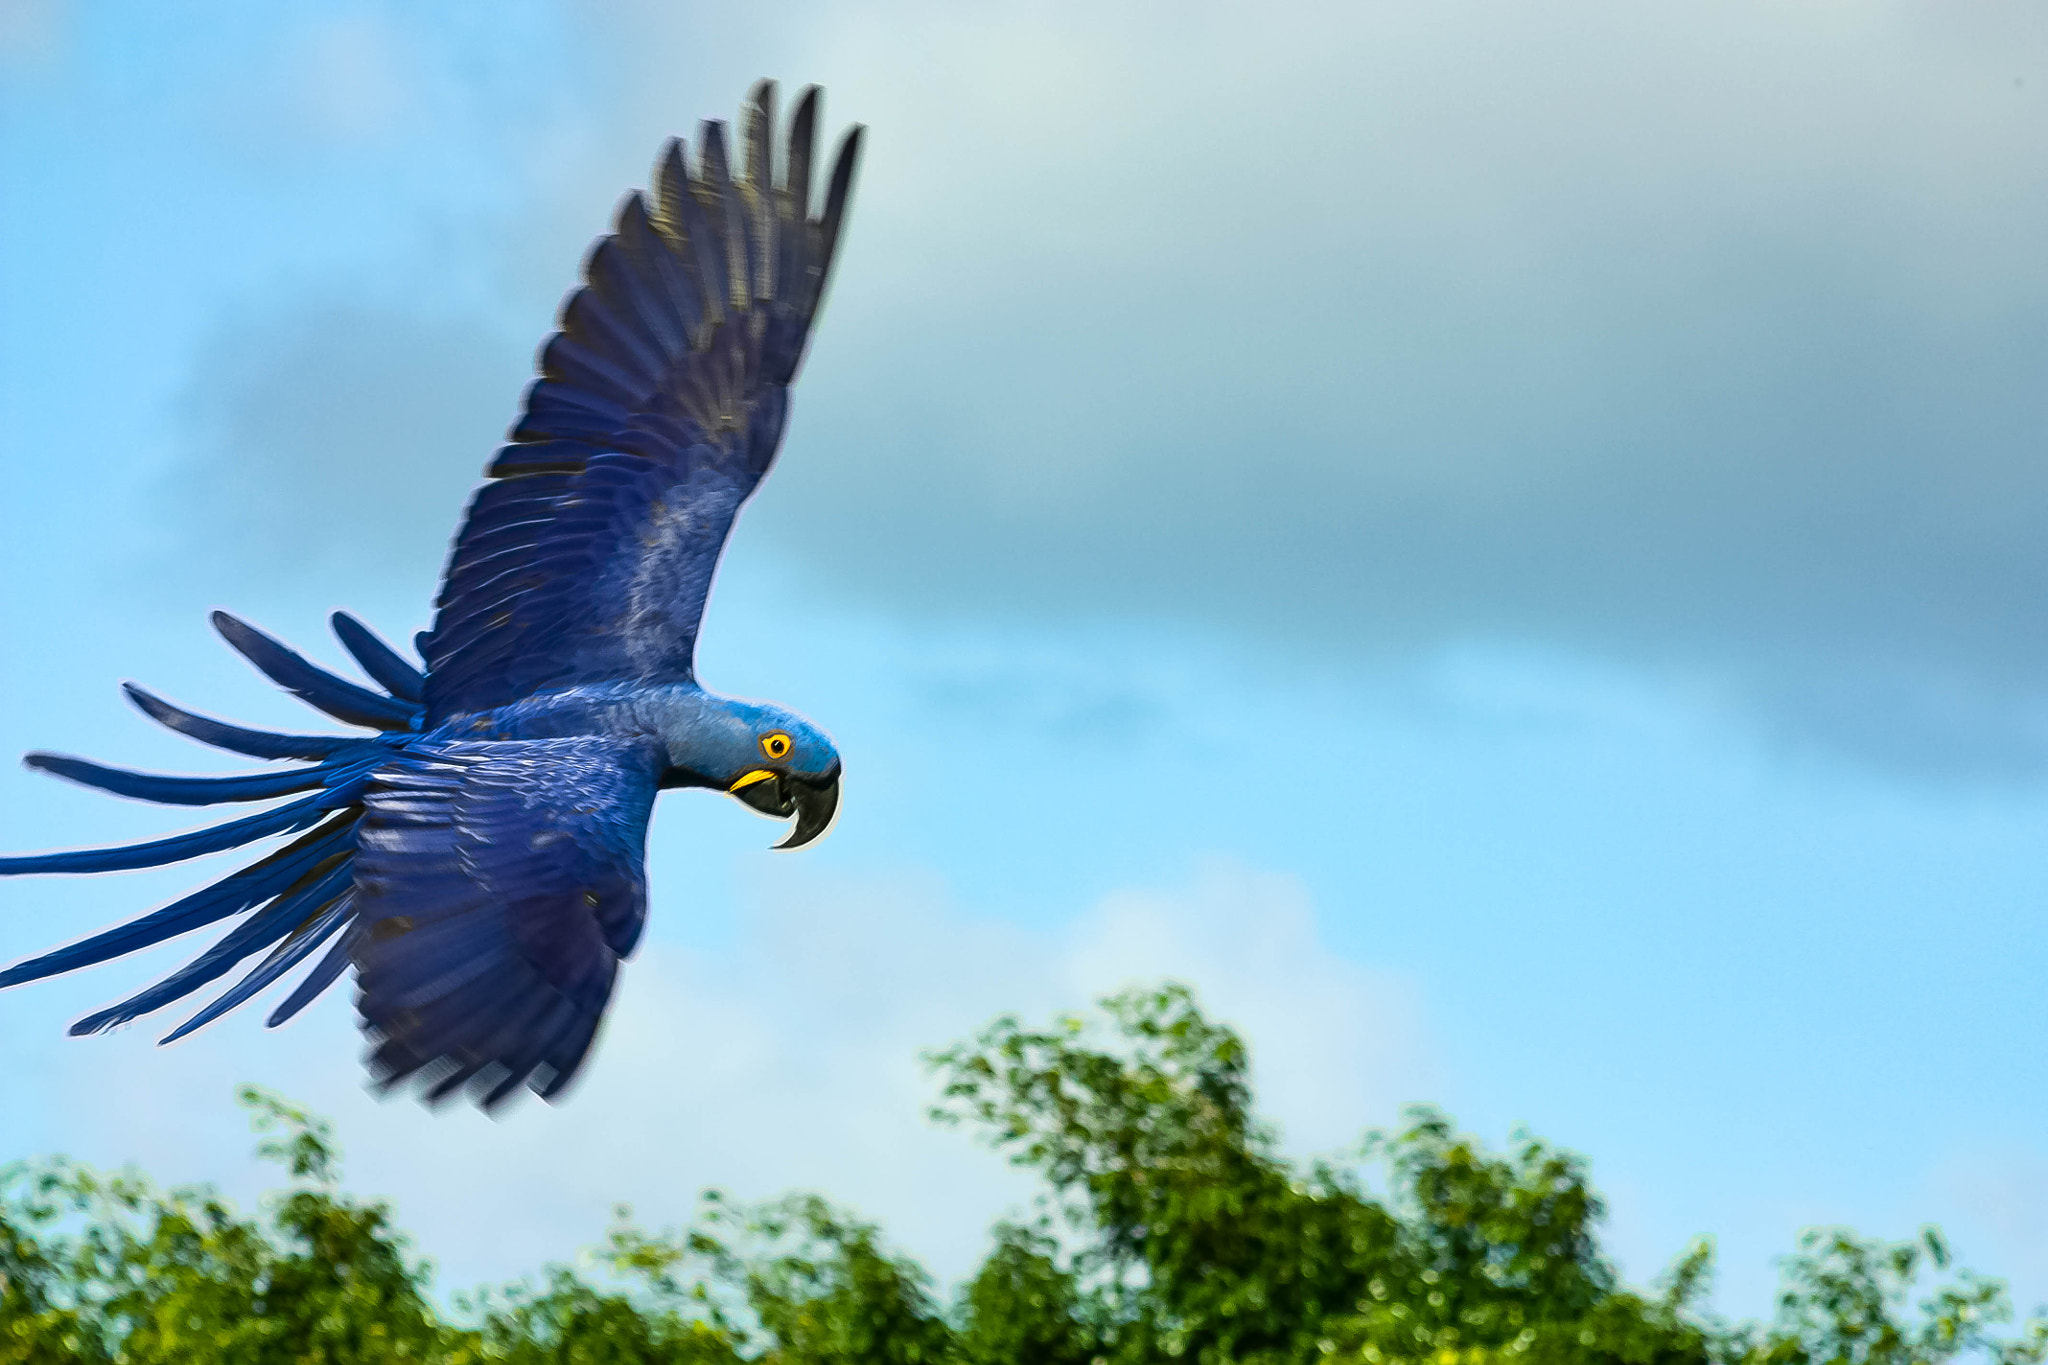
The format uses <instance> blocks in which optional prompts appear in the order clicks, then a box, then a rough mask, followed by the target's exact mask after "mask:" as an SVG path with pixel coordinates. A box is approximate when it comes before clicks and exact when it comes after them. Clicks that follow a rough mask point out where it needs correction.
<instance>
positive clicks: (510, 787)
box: [350, 738, 659, 1108]
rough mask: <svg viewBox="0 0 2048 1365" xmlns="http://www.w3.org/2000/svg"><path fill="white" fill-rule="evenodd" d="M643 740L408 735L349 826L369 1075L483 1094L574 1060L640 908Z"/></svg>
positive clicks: (538, 1085) (562, 1068)
mask: <svg viewBox="0 0 2048 1365" xmlns="http://www.w3.org/2000/svg"><path fill="white" fill-rule="evenodd" d="M658 763H659V756H658V755H657V753H656V752H655V751H654V748H653V746H652V745H650V744H646V743H644V742H640V743H627V742H620V741H616V740H609V739H600V738H578V739H550V740H513V741H497V742H477V743H458V744H449V745H439V746H435V747H433V748H430V749H415V750H411V751H408V752H407V753H406V754H405V755H404V756H403V757H402V758H401V759H399V760H397V761H396V762H394V763H392V764H390V765H389V766H387V767H385V768H383V769H382V770H380V771H379V773H378V774H377V782H376V785H374V786H373V787H371V788H370V789H369V791H368V792H367V793H365V796H364V805H365V807H366V810H365V813H364V816H363V819H362V822H361V824H360V825H359V826H358V827H357V834H356V862H355V868H356V871H355V914H356V924H355V926H354V927H353V928H352V929H351V930H350V935H351V939H350V952H351V956H352V957H353V958H354V961H355V966H356V990H357V997H356V1005H357V1009H358V1010H359V1011H360V1012H361V1014H362V1017H363V1022H364V1025H365V1026H366V1028H367V1029H368V1030H369V1031H370V1034H371V1037H372V1039H373V1040H374V1042H375V1048H374V1050H373V1052H372V1053H371V1056H370V1067H371V1070H372V1071H373V1072H374V1073H375V1075H376V1077H377V1079H378V1080H379V1082H380V1083H382V1084H383V1085H385V1086H387V1087H389V1086H395V1085H399V1084H402V1083H406V1082H410V1081H417V1083H418V1084H419V1085H420V1088H421V1091H422V1093H423V1094H424V1096H425V1097H426V1098H427V1099H429V1100H439V1099H442V1098H444V1097H446V1096H447V1095H450V1094H452V1093H454V1092H455V1091H456V1090H458V1089H463V1088H467V1089H468V1090H469V1091H470V1093H471V1094H472V1095H473V1096H474V1097H475V1098H476V1099H477V1101H478V1102H479V1103H480V1104H482V1105H484V1107H486V1108H489V1107H491V1106H493V1105H496V1104H497V1103H498V1102H499V1101H501V1100H503V1099H504V1098H505V1097H506V1096H507V1095H509V1094H511V1093H512V1092H513V1091H514V1090H516V1089H518V1088H519V1086H520V1085H521V1084H522V1083H525V1084H528V1085H530V1086H531V1087H532V1088H533V1089H534V1090H535V1091H536V1092H538V1093H539V1094H540V1095H542V1096H543V1097H552V1096H553V1095H555V1094H556V1093H557V1092H558V1091H560V1090H561V1089H562V1087H563V1086H565V1085H567V1084H568V1083H569V1080H570V1078H571V1077H572V1076H574V1075H575V1073H576V1069H577V1068H578V1067H579V1066H581V1065H582V1062H583V1058H584V1055H585V1053H587V1052H588V1051H589V1049H590V1043H591V1040H592V1038H593V1037H594V1036H595V1035H596V1032H597V1025H598V1021H599V1020H600V1019H601V1018H602V1017H603V1015H604V1009H605V1004H606V1002H607V1001H609V1000H610V998H611V992H612V981H613V979H614V978H615V977H616V975H617V973H618V965H619V961H620V959H621V958H623V957H625V956H626V955H627V954H628V953H630V952H631V951H632V950H633V945H634V944H635V943H636V942H637V941H638V940H639V937H640V929H641V926H642V924H643V923H644V922H645V918H646V912H647V895H646V879H645V875H644V872H643V868H642V856H643V850H644V848H645V845H646V838H647V816H648V812H649V811H650V810H652V808H653V805H654V795H655V783H656V772H657V767H658Z"/></svg>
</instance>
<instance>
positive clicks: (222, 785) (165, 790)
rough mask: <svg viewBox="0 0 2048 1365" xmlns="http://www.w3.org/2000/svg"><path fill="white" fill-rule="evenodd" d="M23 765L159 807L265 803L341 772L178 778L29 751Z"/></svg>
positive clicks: (333, 768) (334, 767) (326, 768)
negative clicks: (246, 802) (230, 802)
mask: <svg viewBox="0 0 2048 1365" xmlns="http://www.w3.org/2000/svg"><path fill="white" fill-rule="evenodd" d="M21 761H22V763H23V764H25V765H26V766H28V767H31V768H34V769H35V770H36V771H38V772H45V773H49V774H50V775H52V776H53V777H62V778H65V779H67V780H69V781H72V782H76V783H78V784H79V785H81V786H86V787H95V788H98V789H99V790H100V791H103V792H112V793H113V794H114V795H116V796H131V797H134V798H135V799H136V800H138V801H154V802H156V803H157V804H158V805H160V806H212V805H218V804H220V803H221V802H223V801H268V800H270V799H271V798H272V797H274V796H290V795H291V794H292V793H293V792H303V791H311V790H313V789H314V788H316V787H319V786H323V785H325V783H326V782H327V780H328V778H330V777H332V776H333V775H334V774H335V773H336V772H338V771H340V770H341V765H338V764H322V765H321V766H319V767H317V768H293V769H291V770H290V771H289V772H281V773H239V774H236V775H235V776H233V777H176V776H172V775H170V774H167V773H139V772H136V771H135V770H134V769H132V768H115V767H110V766H108V765H107V764H104V763H95V762H93V761H92V760H91V759H89V758H73V757H71V756H70V755H69V754H45V753H34V754H28V755H26V756H24V757H23V758H22V760H21Z"/></svg>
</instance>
